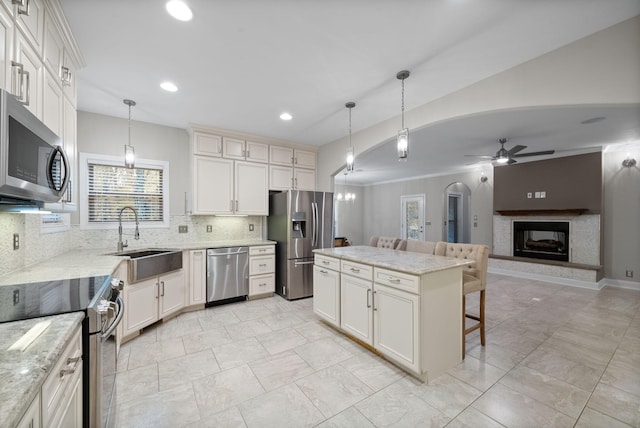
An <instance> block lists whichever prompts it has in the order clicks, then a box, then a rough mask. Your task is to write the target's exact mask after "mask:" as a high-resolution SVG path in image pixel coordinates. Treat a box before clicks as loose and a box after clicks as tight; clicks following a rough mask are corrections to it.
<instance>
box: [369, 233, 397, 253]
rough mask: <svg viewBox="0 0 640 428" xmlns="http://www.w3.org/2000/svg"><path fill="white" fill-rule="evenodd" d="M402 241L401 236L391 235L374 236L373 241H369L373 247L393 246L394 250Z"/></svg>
mask: <svg viewBox="0 0 640 428" xmlns="http://www.w3.org/2000/svg"><path fill="white" fill-rule="evenodd" d="M400 241H401V239H400V238H393V237H389V236H372V237H371V241H369V245H370V246H371V247H378V248H391V249H392V250H395V249H396V247H397V246H398V244H399V243H400Z"/></svg>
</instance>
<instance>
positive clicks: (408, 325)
mask: <svg viewBox="0 0 640 428" xmlns="http://www.w3.org/2000/svg"><path fill="white" fill-rule="evenodd" d="M373 290H374V291H373V322H374V331H375V335H374V345H373V346H374V348H376V349H377V350H378V351H380V352H381V353H383V354H384V355H386V356H387V357H389V358H391V359H393V360H394V361H396V362H398V363H400V364H402V365H404V366H406V367H408V368H409V369H411V370H413V371H415V372H418V373H419V372H420V361H419V359H418V356H419V349H420V343H419V339H418V334H419V331H418V329H419V325H418V321H419V319H420V313H419V310H420V303H419V297H418V296H417V295H416V294H410V293H407V292H405V291H400V290H396V289H394V288H391V287H387V286H385V285H380V284H377V283H376V284H375V285H374V289H373Z"/></svg>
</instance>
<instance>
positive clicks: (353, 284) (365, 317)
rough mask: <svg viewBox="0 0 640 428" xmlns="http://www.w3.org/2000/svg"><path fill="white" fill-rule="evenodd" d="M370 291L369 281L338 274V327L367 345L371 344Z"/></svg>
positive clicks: (371, 312) (371, 316)
mask: <svg viewBox="0 0 640 428" xmlns="http://www.w3.org/2000/svg"><path fill="white" fill-rule="evenodd" d="M372 291H373V286H372V282H371V281H367V280H364V279H361V278H356V277H354V276H351V275H345V274H341V275H340V302H341V303H342V304H341V306H340V327H342V329H343V330H344V331H345V332H347V333H349V334H350V335H352V336H354V337H355V338H357V339H360V340H362V341H363V342H365V343H367V344H369V345H373V311H372V309H371V305H372V301H373V295H372Z"/></svg>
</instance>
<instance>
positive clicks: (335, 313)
mask: <svg viewBox="0 0 640 428" xmlns="http://www.w3.org/2000/svg"><path fill="white" fill-rule="evenodd" d="M313 312H315V313H316V314H317V315H318V316H320V317H321V318H323V319H324V320H326V321H327V322H329V323H331V324H333V325H335V326H336V327H340V273H339V272H336V271H334V270H330V269H326V268H323V267H320V266H315V265H314V266H313Z"/></svg>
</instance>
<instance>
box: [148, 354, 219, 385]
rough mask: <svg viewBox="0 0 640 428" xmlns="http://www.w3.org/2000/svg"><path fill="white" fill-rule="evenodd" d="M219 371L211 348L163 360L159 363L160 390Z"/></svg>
mask: <svg viewBox="0 0 640 428" xmlns="http://www.w3.org/2000/svg"><path fill="white" fill-rule="evenodd" d="M219 371H220V367H219V366H218V362H217V361H216V359H215V357H214V356H213V352H212V351H211V350H210V349H205V350H204V351H200V352H196V353H195V354H187V355H184V356H182V357H177V358H173V359H171V360H166V361H161V362H159V363H158V381H159V386H160V390H161V391H163V390H165V389H171V388H174V387H176V386H179V385H183V384H185V383H191V382H192V381H194V380H198V379H200V378H202V377H205V376H208V375H211V374H214V373H218V372H219Z"/></svg>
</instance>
